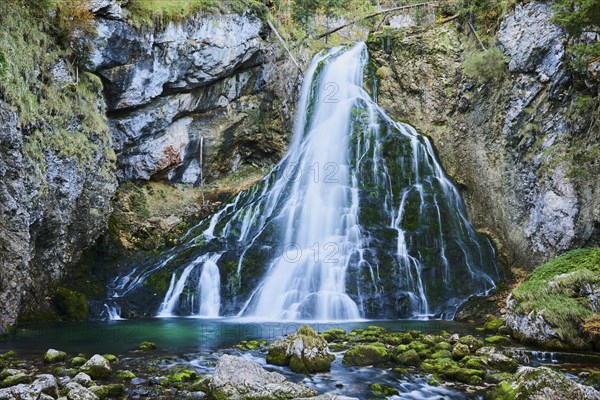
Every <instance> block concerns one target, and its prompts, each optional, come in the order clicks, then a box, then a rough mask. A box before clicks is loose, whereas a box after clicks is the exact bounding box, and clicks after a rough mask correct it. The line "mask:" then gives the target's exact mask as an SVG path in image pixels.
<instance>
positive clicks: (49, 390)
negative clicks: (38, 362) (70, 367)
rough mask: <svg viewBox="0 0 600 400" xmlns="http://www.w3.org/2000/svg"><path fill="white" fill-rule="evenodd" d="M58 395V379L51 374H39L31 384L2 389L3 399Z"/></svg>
mask: <svg viewBox="0 0 600 400" xmlns="http://www.w3.org/2000/svg"><path fill="white" fill-rule="evenodd" d="M56 397H58V385H57V384H56V379H55V378H54V377H53V376H52V375H49V374H41V375H38V376H37V377H36V379H35V381H33V382H32V383H31V384H28V385H27V384H18V385H16V386H11V387H8V388H4V389H0V399H1V400H4V399H6V400H9V399H10V400H13V399H21V400H43V399H47V398H51V399H52V398H56Z"/></svg>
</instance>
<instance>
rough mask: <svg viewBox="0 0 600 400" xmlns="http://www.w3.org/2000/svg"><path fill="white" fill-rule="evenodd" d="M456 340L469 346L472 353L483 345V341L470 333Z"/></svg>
mask: <svg viewBox="0 0 600 400" xmlns="http://www.w3.org/2000/svg"><path fill="white" fill-rule="evenodd" d="M458 342H459V343H462V344H466V345H467V346H469V350H470V351H471V353H474V352H476V351H477V350H479V349H480V348H482V347H483V342H482V341H481V340H479V339H477V338H476V337H474V336H471V335H467V336H463V337H461V338H460V339H459V341H458Z"/></svg>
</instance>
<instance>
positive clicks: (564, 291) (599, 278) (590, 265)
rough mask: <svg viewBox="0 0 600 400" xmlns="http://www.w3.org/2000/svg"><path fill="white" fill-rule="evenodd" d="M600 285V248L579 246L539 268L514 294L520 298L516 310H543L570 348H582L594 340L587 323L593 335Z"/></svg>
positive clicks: (519, 311)
mask: <svg viewBox="0 0 600 400" xmlns="http://www.w3.org/2000/svg"><path fill="white" fill-rule="evenodd" d="M599 287H600V248H590V249H577V250H573V251H570V252H567V253H565V254H563V255H562V256H560V257H558V258H556V259H554V260H552V261H549V262H547V263H546V264H544V265H541V266H539V267H538V268H536V269H535V270H534V271H533V273H532V275H531V277H530V278H529V279H528V280H526V281H525V282H523V283H522V284H521V285H520V286H518V287H517V288H516V289H515V290H513V292H512V296H513V297H514V299H515V300H516V301H517V305H516V310H515V311H516V312H517V313H519V314H522V315H527V314H529V313H531V312H538V313H540V314H541V315H542V317H543V319H544V321H546V322H547V323H548V324H549V325H550V327H551V329H554V330H556V331H557V333H558V334H559V335H560V337H561V338H562V341H563V342H565V343H566V346H567V347H568V344H571V345H573V346H575V347H577V348H582V347H586V342H587V341H589V342H591V341H593V340H594V338H593V337H587V336H588V332H586V329H584V326H585V325H587V331H589V333H590V334H592V335H593V334H594V332H595V331H594V327H595V323H594V322H595V321H596V320H597V318H598V311H599V310H598V309H597V307H598V305H597V304H595V303H594V293H596V291H597V290H598V288H599ZM517 336H519V332H517ZM549 345H551V343H549ZM557 345H558V344H556V343H555V346H552V347H556V346H557Z"/></svg>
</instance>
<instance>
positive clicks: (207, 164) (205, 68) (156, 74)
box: [90, 13, 286, 184]
mask: <svg viewBox="0 0 600 400" xmlns="http://www.w3.org/2000/svg"><path fill="white" fill-rule="evenodd" d="M99 16H100V18H98V20H97V28H98V35H97V37H96V38H95V39H94V41H93V45H94V50H93V52H92V57H91V65H90V68H91V70H92V71H94V72H95V73H97V74H98V75H99V76H100V77H101V78H102V80H103V82H104V83H105V96H106V99H107V104H108V107H109V118H110V122H109V123H110V126H111V135H112V138H113V145H114V149H115V151H116V152H117V156H118V165H119V170H118V175H119V178H120V179H121V180H149V179H168V180H169V181H171V182H182V183H188V184H197V183H199V182H200V179H206V180H207V181H210V180H212V179H215V178H218V177H221V176H224V175H226V174H228V173H231V172H233V171H235V170H236V169H237V168H238V167H239V166H240V164H243V163H246V164H255V165H268V164H270V163H273V162H276V161H278V159H279V158H280V157H281V156H282V154H283V151H284V150H285V147H286V145H285V141H284V138H285V132H284V128H283V124H282V123H281V122H277V123H274V125H273V126H269V125H270V124H269V122H270V121H271V120H276V119H278V118H280V116H279V114H280V113H281V112H282V110H277V107H276V106H277V104H276V103H275V104H269V102H268V101H264V100H266V98H268V97H269V96H266V95H265V93H264V87H265V86H266V85H267V82H265V79H266V78H267V74H268V73H267V70H266V68H265V67H264V66H263V64H265V57H266V53H267V51H268V49H267V46H266V42H265V41H264V40H263V38H262V36H264V32H263V23H262V21H261V20H260V19H259V18H257V17H256V16H254V15H252V14H249V13H245V14H241V15H240V14H223V15H210V16H192V17H190V18H188V19H186V20H184V21H182V22H179V23H169V24H167V25H166V26H164V27H157V28H151V29H136V28H134V27H133V26H131V25H130V24H129V23H128V22H126V21H124V20H119V19H114V18H108V17H107V18H104V17H102V16H103V14H101V13H100V14H99ZM271 95H272V93H271ZM283 112H285V104H283ZM200 162H202V164H203V165H202V166H201V165H200ZM202 170H204V176H202V177H201V172H202Z"/></svg>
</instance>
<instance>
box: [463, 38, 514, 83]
mask: <svg viewBox="0 0 600 400" xmlns="http://www.w3.org/2000/svg"><path fill="white" fill-rule="evenodd" d="M463 71H464V73H465V74H466V75H467V76H469V77H470V78H472V79H475V81H476V82H477V84H482V83H486V82H490V81H492V82H493V81H500V80H501V79H502V78H503V77H504V75H505V74H506V62H505V58H504V55H503V54H502V52H501V51H500V50H499V49H498V48H497V47H490V48H489V49H487V50H485V51H475V52H472V53H469V54H468V55H467V56H466V57H465V59H464V60H463Z"/></svg>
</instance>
